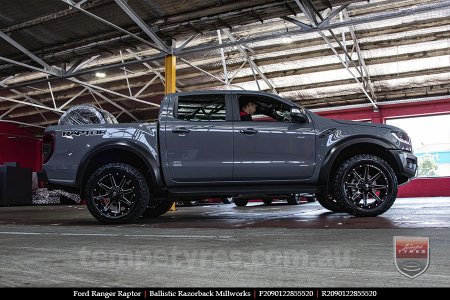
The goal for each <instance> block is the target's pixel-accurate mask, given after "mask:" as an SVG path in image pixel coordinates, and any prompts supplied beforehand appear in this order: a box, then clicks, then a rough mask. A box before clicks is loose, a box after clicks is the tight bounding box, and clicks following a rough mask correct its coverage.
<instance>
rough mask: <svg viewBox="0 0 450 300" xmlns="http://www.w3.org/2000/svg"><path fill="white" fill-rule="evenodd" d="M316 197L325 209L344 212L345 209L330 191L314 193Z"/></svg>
mask: <svg viewBox="0 0 450 300" xmlns="http://www.w3.org/2000/svg"><path fill="white" fill-rule="evenodd" d="M316 199H317V201H319V203H320V205H322V206H323V208H325V209H328V210H330V211H332V212H335V213H342V212H346V211H345V209H344V208H343V207H342V206H341V205H339V203H337V201H336V200H335V199H334V197H333V195H332V194H331V193H318V194H316Z"/></svg>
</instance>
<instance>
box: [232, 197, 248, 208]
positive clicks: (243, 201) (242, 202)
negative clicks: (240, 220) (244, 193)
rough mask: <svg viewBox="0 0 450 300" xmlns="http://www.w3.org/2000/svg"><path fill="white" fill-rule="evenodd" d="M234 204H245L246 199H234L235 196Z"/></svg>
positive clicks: (246, 202)
mask: <svg viewBox="0 0 450 300" xmlns="http://www.w3.org/2000/svg"><path fill="white" fill-rule="evenodd" d="M234 204H236V206H246V205H247V204H248V199H236V198H234Z"/></svg>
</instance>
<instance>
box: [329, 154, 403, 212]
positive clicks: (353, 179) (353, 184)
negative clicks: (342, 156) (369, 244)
mask: <svg viewBox="0 0 450 300" xmlns="http://www.w3.org/2000/svg"><path fill="white" fill-rule="evenodd" d="M333 191H334V196H335V199H336V201H337V203H338V204H339V205H341V206H342V207H343V208H344V209H345V210H346V211H347V212H348V213H350V214H352V215H354V216H357V217H375V216H378V215H381V214H383V213H384V212H386V211H387V210H388V209H389V208H390V207H391V206H392V204H394V201H395V199H396V198H397V191H398V185H397V177H396V176H395V172H394V170H393V169H392V167H391V166H390V165H389V164H388V163H387V162H386V161H385V160H384V159H382V158H380V157H378V156H375V155H370V154H361V155H356V156H354V157H352V158H349V159H347V160H346V161H344V162H343V163H341V165H340V166H339V168H338V169H337V172H336V174H335V176H334V180H333Z"/></svg>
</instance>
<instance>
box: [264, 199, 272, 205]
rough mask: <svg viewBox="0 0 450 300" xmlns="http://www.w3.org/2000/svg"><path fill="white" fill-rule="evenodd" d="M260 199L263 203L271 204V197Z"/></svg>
mask: <svg viewBox="0 0 450 300" xmlns="http://www.w3.org/2000/svg"><path fill="white" fill-rule="evenodd" d="M262 201H263V203H264V204H265V205H272V202H273V199H272V198H264V199H262Z"/></svg>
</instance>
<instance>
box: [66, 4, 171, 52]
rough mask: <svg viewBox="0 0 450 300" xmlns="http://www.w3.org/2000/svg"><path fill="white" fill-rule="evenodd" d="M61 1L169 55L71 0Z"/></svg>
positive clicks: (164, 50)
mask: <svg viewBox="0 0 450 300" xmlns="http://www.w3.org/2000/svg"><path fill="white" fill-rule="evenodd" d="M61 1H62V2H64V3H66V4H68V5H70V6H71V7H74V8H76V9H77V10H79V11H80V12H82V13H84V14H86V15H88V16H90V17H91V18H94V19H96V20H97V21H100V22H102V23H103V24H106V25H108V26H110V27H113V28H114V29H116V30H118V31H120V32H122V33H125V34H126V35H129V36H131V37H133V38H135V39H137V40H138V41H140V42H142V43H144V44H146V45H148V46H150V47H152V48H153V49H156V50H158V51H160V52H163V53H166V54H169V53H168V51H167V50H166V49H165V48H161V47H159V46H158V45H155V44H153V43H150V42H149V41H147V40H145V39H143V38H141V37H139V36H137V35H136V34H134V33H131V32H129V31H128V30H125V29H123V28H122V27H120V26H117V25H116V24H114V23H111V22H109V21H107V20H105V19H103V18H101V17H99V16H97V15H95V14H93V13H91V12H89V11H87V10H85V9H83V8H81V7H78V6H76V4H74V3H73V2H72V1H71V0H61Z"/></svg>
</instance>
